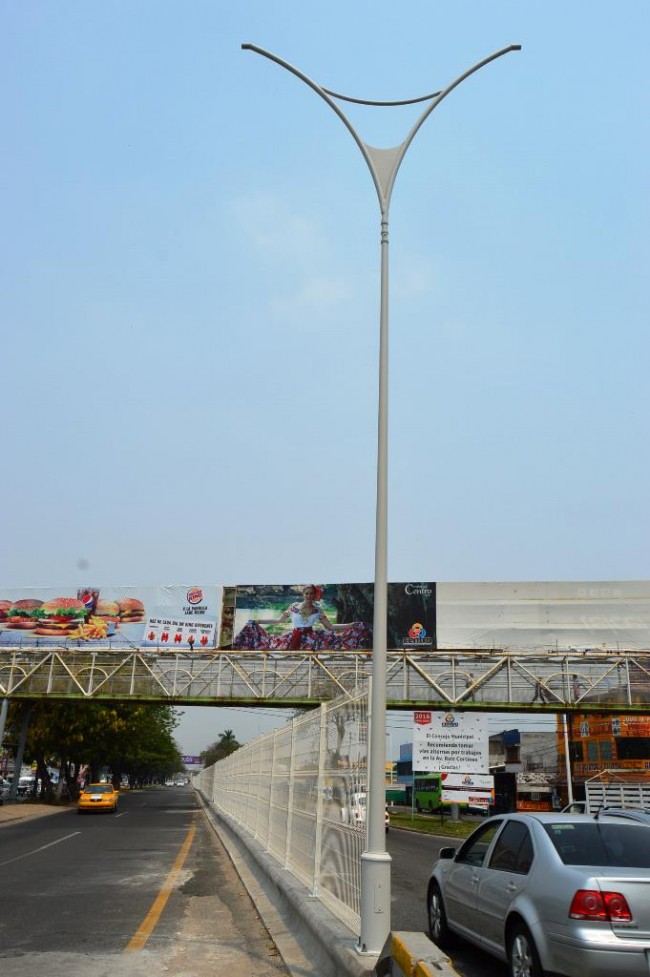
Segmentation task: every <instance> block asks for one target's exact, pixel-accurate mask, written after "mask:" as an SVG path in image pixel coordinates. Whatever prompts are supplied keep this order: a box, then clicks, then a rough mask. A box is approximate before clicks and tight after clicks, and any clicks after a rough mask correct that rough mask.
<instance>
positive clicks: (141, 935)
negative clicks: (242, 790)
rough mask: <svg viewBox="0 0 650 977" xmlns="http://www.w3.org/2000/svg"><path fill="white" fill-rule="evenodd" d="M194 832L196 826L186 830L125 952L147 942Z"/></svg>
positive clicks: (141, 946) (189, 846) (177, 874)
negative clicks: (163, 881) (166, 874)
mask: <svg viewBox="0 0 650 977" xmlns="http://www.w3.org/2000/svg"><path fill="white" fill-rule="evenodd" d="M195 834H196V828H194V827H191V828H190V829H189V831H188V832H187V837H186V838H185V841H184V842H183V847H182V848H181V850H180V852H179V853H178V857H177V859H176V861H175V862H174V864H173V865H172V868H171V871H170V873H169V875H168V876H167V878H166V879H165V883H164V885H163V887H162V888H161V890H160V892H159V893H158V895H157V896H156V898H155V900H154V903H153V906H152V907H151V909H150V910H149V912H148V913H147V915H146V916H145V918H144V920H143V922H142V924H141V925H140V926H139V928H138V930H137V932H136V933H135V935H134V936H133V937H132V938H131V939H130V940H129V942H128V943H127V945H126V949H125V950H124V952H125V953H134V952H135V951H136V950H142V948H143V947H144V945H145V943H146V942H147V940H148V939H149V937H150V936H151V934H152V933H153V931H154V929H155V928H156V923H157V922H158V920H159V919H160V915H161V913H162V911H163V909H164V908H165V906H166V905H167V900H168V899H169V897H170V895H171V894H172V890H173V888H174V885H175V883H176V880H177V878H178V876H179V874H180V871H181V869H182V868H183V865H184V863H185V859H186V858H187V855H188V852H189V850H190V848H191V846H192V842H193V841H194V835H195Z"/></svg>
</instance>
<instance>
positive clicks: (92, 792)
mask: <svg viewBox="0 0 650 977" xmlns="http://www.w3.org/2000/svg"><path fill="white" fill-rule="evenodd" d="M119 796H120V794H119V791H117V790H115V788H114V787H113V785H112V784H88V786H87V787H84V789H83V790H82V792H81V793H80V794H79V801H78V802H77V814H87V813H88V812H89V811H108V812H109V813H113V812H114V811H117V799H118V797H119Z"/></svg>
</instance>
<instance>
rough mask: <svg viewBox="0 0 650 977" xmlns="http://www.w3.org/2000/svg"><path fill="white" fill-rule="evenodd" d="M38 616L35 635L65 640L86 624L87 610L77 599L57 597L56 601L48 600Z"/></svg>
mask: <svg viewBox="0 0 650 977" xmlns="http://www.w3.org/2000/svg"><path fill="white" fill-rule="evenodd" d="M37 614H38V623H37V627H36V628H35V630H34V634H48V635H51V636H52V637H55V638H65V637H66V635H68V634H70V632H71V631H75V630H76V629H77V628H78V627H79V626H80V625H82V624H83V623H84V620H85V616H86V608H85V606H84V604H83V603H82V602H81V601H80V600H77V598H76V597H55V598H54V600H46V601H45V603H44V604H43V605H42V606H41V607H40V608H39V610H38V612H37Z"/></svg>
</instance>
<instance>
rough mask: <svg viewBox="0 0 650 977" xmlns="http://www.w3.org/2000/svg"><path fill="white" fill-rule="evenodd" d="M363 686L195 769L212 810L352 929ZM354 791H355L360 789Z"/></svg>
mask: <svg viewBox="0 0 650 977" xmlns="http://www.w3.org/2000/svg"><path fill="white" fill-rule="evenodd" d="M368 740H369V731H368V690H367V686H366V687H364V688H363V689H357V690H356V691H355V692H354V694H352V695H345V696H341V697H340V698H339V699H335V700H332V701H331V702H327V703H323V704H322V705H321V706H320V707H319V708H317V709H314V710H313V711H311V712H309V713H307V714H306V715H301V716H299V717H298V718H296V719H294V720H292V722H291V723H289V724H288V725H287V726H285V727H284V728H282V729H278V730H276V731H275V732H273V733H268V734H267V735H266V736H262V737H260V738H259V739H257V740H254V741H253V742H252V743H248V744H246V745H245V746H243V747H241V749H239V750H237V751H236V752H235V753H233V754H232V755H231V756H229V757H228V758H227V759H225V760H220V761H219V762H218V763H215V764H213V765H212V766H211V767H207V768H206V769H204V770H202V771H201V772H200V773H199V774H197V775H196V777H195V778H194V784H195V786H196V787H197V789H198V790H200V791H201V793H202V794H203V796H204V797H205V798H206V800H207V801H208V802H209V803H210V804H211V805H212V806H213V807H214V808H215V810H216V811H217V812H218V813H220V814H224V815H228V816H229V817H230V818H232V819H233V820H234V821H235V822H236V823H237V824H238V825H239V826H240V828H243V829H244V830H245V831H247V832H249V833H250V835H251V836H252V837H254V838H255V839H256V841H257V842H258V843H259V844H261V845H263V846H264V848H265V849H266V851H267V853H268V854H269V855H271V856H272V857H273V858H274V859H275V860H276V861H277V862H278V864H279V865H281V866H282V867H283V868H284V869H286V870H287V871H289V872H291V873H292V874H293V875H294V876H295V877H296V878H298V879H299V880H300V881H301V882H302V883H303V884H304V885H305V886H306V887H307V888H308V889H309V891H310V893H311V895H312V896H315V897H317V898H319V899H320V900H321V901H322V902H323V903H324V904H325V905H326V906H327V907H328V908H329V909H330V910H331V911H332V912H333V913H335V915H336V916H338V918H339V919H341V920H342V921H343V922H344V923H345V924H346V925H347V926H348V927H349V928H350V929H351V930H352V931H353V932H358V931H359V926H360V895H361V853H362V850H363V847H364V841H365V808H364V807H363V805H362V806H361V817H360V820H358V821H357V820H356V817H357V816H358V810H359V809H358V808H357V809H356V814H355V804H354V800H355V797H358V795H359V794H362V795H363V793H364V792H365V790H366V784H367V749H368ZM362 800H365V798H363V797H362Z"/></svg>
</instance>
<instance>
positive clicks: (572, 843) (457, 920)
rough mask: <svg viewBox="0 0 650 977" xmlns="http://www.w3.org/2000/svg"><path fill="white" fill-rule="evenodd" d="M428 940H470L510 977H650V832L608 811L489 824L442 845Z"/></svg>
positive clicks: (511, 817) (430, 894)
mask: <svg viewBox="0 0 650 977" xmlns="http://www.w3.org/2000/svg"><path fill="white" fill-rule="evenodd" d="M427 911H428V918H429V928H430V933H431V937H432V939H433V940H434V942H435V943H437V944H438V945H439V946H441V947H444V946H445V945H447V944H448V942H449V941H450V940H451V938H452V937H453V936H454V935H458V936H461V937H464V938H465V939H467V940H469V941H470V942H472V943H474V944H476V945H477V946H479V947H481V948H482V949H483V950H485V951H487V952H488V953H490V954H492V955H493V956H495V957H497V958H498V959H499V960H503V961H505V962H507V963H508V966H509V973H510V977H543V975H544V974H547V973H553V974H560V975H562V977H622V975H625V977H641V975H643V977H648V973H649V970H648V960H649V959H650V830H648V825H646V824H644V823H641V822H640V821H636V820H632V819H629V818H622V817H620V816H617V815H615V816H612V815H609V814H607V813H599V814H598V815H590V814H562V813H559V814H554V813H551V812H543V813H542V812H540V813H535V814H532V813H531V814H508V815H503V816H501V815H497V816H494V817H490V818H488V819H487V820H486V821H484V822H483V823H482V824H481V825H480V827H478V828H477V829H476V830H475V831H474V832H473V833H472V834H471V835H470V836H469V838H467V840H466V841H465V842H464V843H463V844H462V845H461V846H460V848H458V850H454V849H453V848H441V849H440V856H439V859H438V861H437V862H436V863H435V865H434V867H433V871H432V874H431V878H430V880H429V885H428V891H427Z"/></svg>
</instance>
